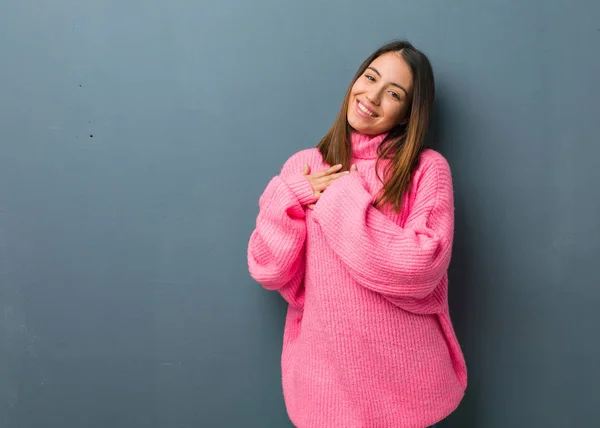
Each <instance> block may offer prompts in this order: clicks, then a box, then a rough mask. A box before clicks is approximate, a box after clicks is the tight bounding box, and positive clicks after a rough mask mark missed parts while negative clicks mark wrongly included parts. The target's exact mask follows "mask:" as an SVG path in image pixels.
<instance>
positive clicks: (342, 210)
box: [313, 155, 454, 312]
mask: <svg viewBox="0 0 600 428" xmlns="http://www.w3.org/2000/svg"><path fill="white" fill-rule="evenodd" d="M416 185H417V186H418V187H417V189H416V196H415V201H414V204H413V208H412V210H411V212H410V214H409V217H408V219H407V221H406V223H405V225H404V227H400V226H399V225H398V224H396V223H395V222H394V221H392V220H391V219H390V218H388V217H387V216H386V215H385V214H383V213H382V212H381V211H379V210H378V209H377V208H375V207H374V206H373V201H374V198H373V197H372V196H371V194H370V193H369V192H368V191H367V190H366V189H365V187H364V184H363V182H362V179H361V178H360V175H359V173H352V174H349V175H348V176H345V177H342V178H340V179H338V180H336V181H335V182H334V183H333V184H332V185H331V186H330V187H329V188H328V189H327V191H325V192H323V194H322V196H321V197H320V199H319V201H318V202H317V203H316V206H315V209H314V216H313V218H314V219H315V221H317V223H319V225H320V226H321V228H322V230H323V233H324V234H325V236H326V239H327V241H328V243H329V245H330V246H331V248H332V249H333V250H334V251H335V252H336V253H337V254H338V256H339V257H340V259H341V260H342V261H343V262H344V264H345V265H346V266H347V268H348V270H349V272H350V273H351V274H352V275H353V276H354V278H355V279H356V281H357V282H358V283H360V284H362V285H363V286H364V287H366V288H368V289H370V290H372V291H375V292H378V293H381V294H383V295H384V296H386V297H388V299H389V300H391V301H392V302H394V303H396V304H398V305H400V306H402V304H403V303H405V304H406V305H407V306H411V305H412V306H413V308H412V310H414V311H415V312H435V311H436V310H437V309H438V308H439V306H440V304H441V303H442V301H443V295H440V296H436V293H434V291H435V289H436V288H437V287H438V286H439V285H440V284H441V285H442V286H444V285H445V284H443V281H442V279H443V278H444V276H445V275H446V272H447V269H448V265H449V263H450V256H451V247H452V237H453V231H454V200H453V192H452V179H451V173H450V168H449V165H448V163H447V162H446V160H445V159H444V158H443V157H442V156H441V155H440V156H436V157H434V158H428V159H427V160H426V164H425V165H423V166H422V174H420V177H419V180H418V183H417V184H416ZM445 291H446V290H445V289H444V290H440V293H442V294H443V293H445ZM422 303H427V304H426V305H425V306H423V304H422ZM407 309H409V310H410V308H408V307H407Z"/></svg>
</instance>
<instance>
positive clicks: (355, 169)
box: [350, 164, 358, 172]
mask: <svg viewBox="0 0 600 428" xmlns="http://www.w3.org/2000/svg"><path fill="white" fill-rule="evenodd" d="M350 172H358V167H357V166H356V164H353V165H352V166H351V167H350Z"/></svg>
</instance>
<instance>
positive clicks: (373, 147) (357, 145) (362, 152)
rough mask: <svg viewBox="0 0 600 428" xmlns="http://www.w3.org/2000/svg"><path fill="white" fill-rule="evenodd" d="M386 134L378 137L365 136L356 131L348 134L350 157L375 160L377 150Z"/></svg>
mask: <svg viewBox="0 0 600 428" xmlns="http://www.w3.org/2000/svg"><path fill="white" fill-rule="evenodd" d="M386 136H387V132H384V133H383V134H379V135H365V134H360V133H358V132H356V131H352V132H351V134H350V143H351V144H352V155H353V157H355V158H356V159H377V148H378V147H379V145H380V144H381V143H382V142H383V140H384V139H385V137H386Z"/></svg>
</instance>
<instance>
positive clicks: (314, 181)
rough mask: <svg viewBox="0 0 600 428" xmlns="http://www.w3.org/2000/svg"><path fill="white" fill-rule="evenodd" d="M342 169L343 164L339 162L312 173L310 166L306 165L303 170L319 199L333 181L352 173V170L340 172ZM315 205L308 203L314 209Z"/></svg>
mask: <svg viewBox="0 0 600 428" xmlns="http://www.w3.org/2000/svg"><path fill="white" fill-rule="evenodd" d="M340 169H342V165H341V164H338V165H334V166H332V167H330V168H327V169H324V170H322V171H319V172H316V173H314V174H310V167H309V166H308V165H306V166H305V167H304V169H303V170H302V174H304V175H306V179H307V180H308V182H309V183H310V185H311V186H312V188H313V192H314V195H315V198H317V199H319V197H320V196H321V193H323V192H324V191H325V189H327V188H328V187H329V186H330V185H331V183H333V182H334V181H335V180H336V179H338V178H340V177H342V176H344V175H346V174H349V173H350V171H342V172H339V170H340ZM314 206H315V204H310V205H308V208H311V209H312V208H314Z"/></svg>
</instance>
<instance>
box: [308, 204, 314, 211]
mask: <svg viewBox="0 0 600 428" xmlns="http://www.w3.org/2000/svg"><path fill="white" fill-rule="evenodd" d="M307 207H308V208H310V209H311V210H312V209H313V208H314V207H315V204H310V205H307Z"/></svg>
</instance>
